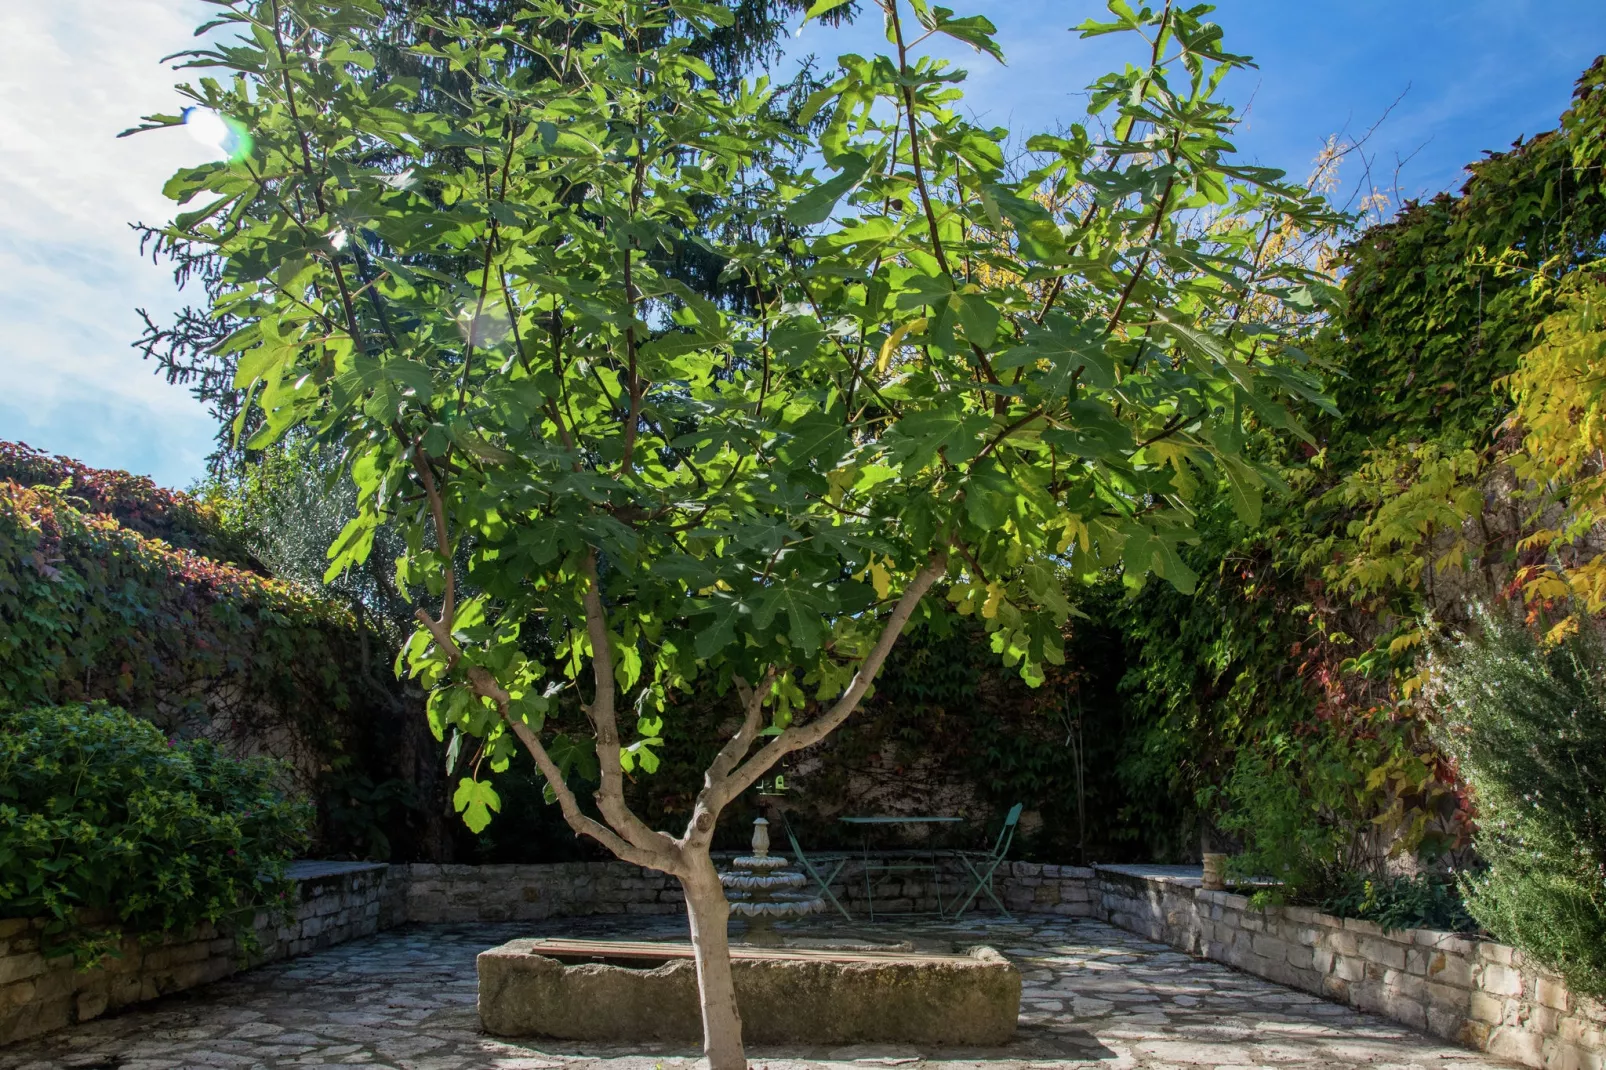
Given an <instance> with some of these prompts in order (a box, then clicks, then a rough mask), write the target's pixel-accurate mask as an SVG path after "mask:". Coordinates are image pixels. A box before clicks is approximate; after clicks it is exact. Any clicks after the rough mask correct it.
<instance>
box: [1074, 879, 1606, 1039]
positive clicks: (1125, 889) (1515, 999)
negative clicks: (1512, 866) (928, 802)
mask: <svg viewBox="0 0 1606 1070" xmlns="http://www.w3.org/2000/svg"><path fill="white" fill-rule="evenodd" d="M1168 868H1169V867H1137V866H1101V867H1099V868H1098V876H1099V889H1098V891H1099V904H1098V906H1099V916H1101V917H1103V918H1107V919H1108V920H1109V921H1110V922H1111V923H1112V924H1115V925H1119V926H1120V927H1121V928H1123V929H1128V930H1131V931H1133V932H1136V933H1140V934H1142V935H1144V936H1146V937H1148V938H1149V939H1151V940H1155V941H1157V942H1160V943H1166V944H1170V945H1171V946H1172V947H1175V948H1178V949H1179V950H1182V951H1186V952H1188V953H1189V954H1192V955H1198V956H1201V957H1204V958H1208V959H1212V960H1214V961H1216V962H1224V963H1226V964H1228V965H1230V966H1235V967H1237V968H1238V969H1240V970H1243V971H1245V972H1246V973H1252V974H1255V975H1256V976H1258V977H1264V978H1267V979H1269V980H1272V981H1276V982H1278V983H1280V984H1284V985H1288V986H1290V987H1292V988H1298V989H1302V990H1304V991H1306V992H1313V993H1316V994H1317V995H1321V996H1325V997H1326V998H1328V999H1331V1000H1334V1001H1336V1002H1340V1003H1347V1004H1349V1005H1350V1006H1351V1007H1355V1008H1358V1009H1360V1010H1364V1011H1371V1012H1373V1013H1375V1014H1381V1015H1383V1016H1384V1017H1386V1018H1391V1019H1393V1020H1394V1021H1397V1022H1401V1023H1403V1024H1405V1025H1409V1026H1411V1027H1412V1028H1415V1029H1422V1030H1426V1031H1427V1032H1429V1033H1432V1034H1434V1035H1435V1036H1439V1037H1444V1038H1445V1039H1447V1040H1453V1041H1456V1042H1457V1043H1460V1044H1464V1045H1466V1046H1467V1047H1470V1048H1476V1049H1478V1050H1481V1051H1486V1052H1489V1053H1490V1054H1491V1055H1496V1056H1500V1057H1502V1058H1506V1059H1511V1060H1514V1061H1516V1062H1520V1063H1523V1064H1525V1065H1527V1066H1532V1067H1537V1068H1542V1070H1602V1068H1603V1067H1606V1006H1603V1005H1602V1004H1601V1003H1600V1002H1598V1001H1596V1000H1590V999H1585V998H1583V997H1581V996H1577V995H1574V994H1573V993H1571V992H1569V991H1568V990H1567V987H1566V985H1565V984H1563V982H1562V980H1561V979H1560V978H1559V977H1556V976H1555V975H1554V974H1551V973H1548V972H1546V971H1544V970H1542V969H1540V968H1538V967H1537V966H1535V965H1533V964H1532V963H1529V962H1527V961H1525V959H1524V958H1523V955H1522V953H1521V952H1520V951H1516V950H1514V949H1512V948H1509V947H1506V946H1505V945H1504V944H1497V943H1494V942H1493V941H1488V940H1478V939H1476V938H1470V937H1466V936H1462V935H1458V934H1455V933H1445V932H1434V931H1432V930H1428V929H1409V930H1394V931H1387V930H1385V929H1383V928H1382V927H1381V926H1379V925H1377V924H1375V923H1373V922H1369V921H1360V920H1358V919H1354V918H1347V919H1340V918H1335V917H1332V916H1331V915H1328V914H1321V913H1318V912H1317V911H1314V910H1308V909H1304V908H1301V907H1269V908H1255V907H1252V906H1251V905H1250V901H1249V899H1248V898H1247V897H1245V896H1241V895H1233V894H1231V893H1228V892H1216V891H1204V890H1203V889H1201V888H1200V887H1199V879H1198V871H1197V869H1194V870H1192V871H1191V872H1187V873H1185V872H1184V868H1183V867H1176V868H1175V869H1172V870H1171V871H1170V872H1167V871H1166V870H1167V869H1168ZM1602 938H1603V939H1606V935H1603V937H1602Z"/></svg>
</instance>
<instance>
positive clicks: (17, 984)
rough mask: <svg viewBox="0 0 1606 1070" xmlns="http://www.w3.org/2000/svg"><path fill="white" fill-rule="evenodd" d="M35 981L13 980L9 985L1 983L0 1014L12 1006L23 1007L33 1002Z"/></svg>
mask: <svg viewBox="0 0 1606 1070" xmlns="http://www.w3.org/2000/svg"><path fill="white" fill-rule="evenodd" d="M33 994H34V983H33V982H32V981H13V982H11V983H10V984H9V985H0V1014H3V1013H5V1012H6V1010H7V1009H8V1008H11V1007H21V1006H23V1005H24V1004H27V1003H32V1002H33Z"/></svg>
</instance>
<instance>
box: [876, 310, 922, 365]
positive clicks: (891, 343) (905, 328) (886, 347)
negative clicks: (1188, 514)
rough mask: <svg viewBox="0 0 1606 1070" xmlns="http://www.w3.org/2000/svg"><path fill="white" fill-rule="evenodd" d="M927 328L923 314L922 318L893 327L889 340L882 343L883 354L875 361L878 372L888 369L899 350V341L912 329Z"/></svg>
mask: <svg viewBox="0 0 1606 1070" xmlns="http://www.w3.org/2000/svg"><path fill="white" fill-rule="evenodd" d="M925 329H926V320H925V317H923V316H922V317H921V318H920V319H917V320H910V321H909V322H908V323H905V324H903V325H902V326H899V327H895V328H893V331H892V333H891V334H889V335H887V340H886V341H885V342H882V343H881V355H880V356H878V357H876V362H875V370H876V374H878V375H879V374H882V373H884V372H885V371H886V370H887V365H888V364H891V363H892V354H893V353H894V352H896V351H897V349H898V343H899V342H902V341H903V339H904V336H906V335H907V334H908V333H909V332H910V331H923V330H925Z"/></svg>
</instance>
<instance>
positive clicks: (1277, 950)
mask: <svg viewBox="0 0 1606 1070" xmlns="http://www.w3.org/2000/svg"><path fill="white" fill-rule="evenodd" d="M1250 946H1251V947H1252V948H1254V952H1255V954H1257V955H1260V956H1262V957H1264V958H1266V959H1269V960H1271V961H1272V962H1286V961H1287V960H1288V943H1287V941H1285V940H1280V939H1278V938H1277V937H1275V936H1269V935H1266V934H1258V935H1256V936H1255V938H1254V941H1253V942H1252V943H1251V944H1250Z"/></svg>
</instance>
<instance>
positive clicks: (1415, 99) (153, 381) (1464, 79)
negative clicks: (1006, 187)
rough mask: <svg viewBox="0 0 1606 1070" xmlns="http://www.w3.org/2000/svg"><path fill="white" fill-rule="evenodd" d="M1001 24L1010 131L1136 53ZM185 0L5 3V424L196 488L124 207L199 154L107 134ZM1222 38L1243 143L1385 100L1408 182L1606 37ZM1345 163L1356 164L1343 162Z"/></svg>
mask: <svg viewBox="0 0 1606 1070" xmlns="http://www.w3.org/2000/svg"><path fill="white" fill-rule="evenodd" d="M945 2H946V3H947V4H948V5H949V6H952V7H954V8H956V9H960V12H961V13H962V14H974V13H979V14H985V15H987V16H988V17H989V18H991V19H992V20H993V21H994V22H995V23H996V24H997V26H998V29H999V34H998V39H999V41H1000V43H1001V44H1002V45H1003V48H1004V51H1005V53H1006V56H1007V58H1008V61H1009V63H1008V66H1007V67H1000V66H998V65H997V64H996V63H994V61H993V60H991V59H989V58H986V57H979V56H976V55H975V54H974V53H971V52H969V50H968V49H965V48H964V47H963V46H956V48H955V50H954V51H953V52H952V55H953V56H954V57H955V58H958V59H961V60H963V63H964V65H965V66H966V67H967V68H969V69H970V70H971V71H972V79H971V81H970V82H969V84H968V94H967V102H966V105H965V106H966V107H967V108H968V109H970V110H971V111H973V112H975V113H976V114H978V115H981V116H984V117H985V118H986V119H987V120H988V121H989V122H992V123H995V124H998V125H1005V126H1008V127H1010V128H1011V129H1012V130H1014V131H1016V132H1022V131H1025V132H1031V131H1036V130H1041V129H1053V128H1055V127H1056V126H1059V125H1061V124H1066V123H1070V122H1075V121H1078V120H1079V119H1080V118H1081V117H1082V115H1083V114H1084V110H1085V97H1083V96H1082V95H1081V93H1082V89H1083V87H1084V86H1085V85H1086V84H1087V83H1088V82H1089V81H1091V80H1092V79H1093V78H1094V77H1096V76H1097V75H1098V74H1100V73H1102V72H1103V71H1104V70H1106V69H1109V68H1110V67H1111V66H1112V65H1119V64H1120V63H1122V62H1124V61H1125V60H1126V59H1127V58H1129V57H1131V56H1132V53H1131V52H1130V51H1128V50H1130V49H1131V47H1132V42H1130V41H1126V40H1123V39H1122V38H1120V37H1116V38H1104V39H1101V40H1098V41H1094V42H1083V41H1079V40H1078V39H1077V37H1076V35H1075V34H1072V33H1069V32H1067V28H1068V27H1070V26H1071V25H1073V24H1076V23H1079V22H1081V21H1082V20H1083V19H1085V18H1088V17H1090V16H1093V15H1097V14H1099V13H1101V12H1102V10H1103V7H1102V3H1096V2H1089V0H968V2H967V0H945ZM200 12H201V5H200V4H198V3H196V2H194V0H117V2H116V3H107V2H106V0H52V2H50V3H32V4H21V3H19V4H7V5H0V39H5V40H7V41H8V42H9V44H10V48H9V49H8V59H7V63H6V64H5V66H4V69H3V70H0V204H3V205H5V211H4V212H3V213H0V328H3V333H0V366H3V367H4V370H5V372H6V375H5V378H4V384H5V386H4V389H3V390H0V439H22V440H24V441H27V442H29V443H30V444H32V445H34V446H37V447H40V448H43V449H47V450H50V451H52V452H60V453H67V454H71V455H73V456H76V457H79V458H81V459H83V460H84V461H86V462H88V463H90V464H93V465H98V466H102V467H116V468H127V469H129V470H131V471H134V472H140V473H143V474H147V475H151V476H154V477H155V478H156V479H157V481H158V482H161V483H163V484H166V485H169V486H179V487H183V486H186V485H188V484H189V483H190V482H192V481H193V480H194V479H195V478H197V477H198V476H199V475H200V474H201V472H202V468H203V464H204V458H205V456H206V454H207V452H208V450H209V448H210V442H211V438H212V430H213V429H212V426H211V423H210V421H209V420H208V418H207V416H206V414H205V412H204V411H203V410H202V409H201V407H200V406H199V405H197V404H196V403H194V402H193V401H192V400H191V399H190V398H189V396H188V395H187V394H186V393H185V392H184V391H183V390H182V389H180V388H177V387H171V386H168V385H167V384H166V383H164V382H162V381H161V380H160V379H159V378H157V377H156V376H154V375H153V374H152V368H151V367H150V366H149V365H148V364H145V363H143V362H142V361H140V359H139V358H138V356H137V354H136V353H135V352H134V351H133V350H132V349H130V348H129V342H130V341H131V340H132V339H133V338H134V337H135V336H136V335H137V334H138V333H139V320H138V317H137V316H136V315H135V313H134V309H135V308H136V307H137V306H145V307H147V308H149V309H151V311H152V312H153V314H159V313H165V312H169V311H171V310H172V309H173V308H175V307H177V305H178V297H177V295H176V294H175V292H174V290H173V286H172V283H171V281H170V280H169V279H168V278H167V276H166V274H165V273H164V272H163V271H161V270H160V269H158V268H156V267H153V266H152V265H151V264H150V263H149V262H148V261H142V260H141V259H140V258H139V255H138V250H137V245H136V242H135V239H134V237H133V235H132V234H131V233H130V232H129V230H128V228H127V226H126V224H127V223H128V222H129V221H131V220H134V219H146V220H155V219H158V218H160V217H161V216H162V214H163V213H164V212H165V211H166V210H167V204H166V202H165V201H164V200H163V199H162V197H161V194H160V191H161V185H162V182H163V180H164V179H165V177H166V176H167V175H168V174H170V173H171V172H172V171H173V170H174V169H176V168H177V167H179V166H183V165H185V164H190V163H194V162H198V160H199V158H200V157H201V155H202V150H200V149H199V147H198V146H196V145H195V144H194V143H193V142H191V141H190V140H189V139H188V138H187V137H185V136H184V134H183V133H182V132H164V133H161V134H151V135H144V136H142V137H138V138H131V139H126V140H123V141H116V140H114V137H115V135H116V133H117V132H118V131H119V130H122V129H124V128H126V127H128V126H130V125H132V124H133V123H134V122H135V121H137V119H138V117H139V116H140V115H141V114H143V113H146V112H151V111H158V110H172V109H173V108H175V107H176V106H177V103H178V102H177V98H176V96H175V94H174V93H173V92H172V90H171V85H172V83H173V80H174V75H173V73H172V72H171V71H169V70H168V69H167V68H165V67H163V66H162V65H160V64H159V63H158V60H159V58H160V57H161V56H162V55H164V54H167V53H170V52H174V51H177V50H178V49H180V48H183V47H185V46H186V45H187V44H188V43H189V36H188V30H189V27H191V26H193V25H195V24H196V23H197V22H198V21H199V18H198V16H199V14H200ZM1213 17H1214V18H1215V19H1216V21H1218V22H1220V23H1221V24H1222V25H1223V27H1224V28H1225V30H1226V41H1227V46H1228V47H1229V48H1230V49H1232V50H1233V51H1236V52H1246V53H1250V54H1252V55H1254V56H1255V58H1256V61H1257V62H1258V64H1259V69H1258V70H1255V71H1249V72H1245V73H1244V74H1243V75H1242V76H1240V77H1239V78H1238V79H1237V80H1236V82H1234V83H1232V84H1230V85H1229V87H1228V93H1229V96H1231V98H1232V99H1233V100H1235V101H1236V102H1238V103H1239V104H1249V105H1250V112H1249V119H1248V122H1247V123H1246V124H1245V126H1244V128H1243V129H1242V131H1241V132H1240V135H1239V137H1238V139H1237V142H1238V146H1239V148H1240V150H1241V151H1242V152H1243V154H1244V155H1245V156H1246V157H1247V158H1249V159H1250V160H1252V161H1254V162H1258V163H1262V164H1267V165H1271V166H1275V167H1281V168H1283V169H1285V170H1288V171H1290V172H1291V173H1293V174H1295V175H1296V176H1303V175H1304V174H1305V172H1306V171H1307V170H1308V168H1309V165H1310V162H1311V160H1312V158H1313V157H1314V156H1315V154H1316V152H1317V151H1318V150H1319V149H1320V147H1321V145H1322V142H1323V140H1324V139H1325V138H1326V137H1327V136H1328V135H1330V134H1334V133H1339V132H1341V131H1345V130H1348V131H1349V132H1350V133H1351V134H1354V135H1359V134H1360V133H1363V132H1364V131H1365V130H1366V129H1367V128H1368V127H1369V126H1371V125H1372V124H1373V123H1374V122H1375V121H1376V120H1377V119H1378V118H1379V117H1380V116H1381V115H1382V114H1383V113H1384V111H1385V110H1387V109H1388V108H1389V106H1390V105H1391V103H1393V102H1395V101H1396V99H1397V98H1400V95H1401V93H1402V92H1403V93H1404V94H1405V95H1404V97H1403V99H1400V100H1399V102H1398V104H1397V105H1395V106H1394V108H1393V111H1392V112H1391V113H1390V114H1389V116H1388V118H1387V120H1386V121H1384V123H1383V124H1382V125H1381V126H1380V127H1379V128H1378V130H1377V131H1376V133H1375V134H1373V136H1372V139H1371V141H1370V142H1369V143H1368V146H1367V150H1368V152H1369V153H1370V154H1371V155H1372V156H1373V157H1374V159H1375V167H1374V172H1373V178H1374V180H1375V181H1376V182H1378V183H1379V184H1389V183H1392V182H1393V179H1394V174H1395V169H1396V162H1397V161H1398V160H1406V159H1408V162H1406V163H1405V164H1404V165H1403V167H1401V169H1400V172H1399V175H1400V186H1401V187H1402V191H1403V193H1404V194H1405V195H1406V196H1419V195H1424V194H1431V193H1433V192H1435V191H1437V190H1440V189H1445V188H1452V187H1455V186H1458V185H1459V184H1460V182H1461V180H1462V175H1461V167H1462V165H1463V164H1465V163H1466V162H1467V161H1468V160H1472V159H1476V158H1477V157H1478V156H1479V154H1480V153H1481V152H1482V151H1483V150H1485V149H1500V148H1504V147H1506V146H1507V145H1509V144H1510V143H1511V141H1512V140H1513V139H1514V138H1516V137H1517V136H1518V135H1519V134H1529V135H1531V134H1533V133H1535V132H1537V131H1540V130H1545V129H1549V128H1551V127H1552V126H1553V125H1554V123H1555V119H1556V116H1557V115H1558V114H1559V113H1560V112H1561V110H1562V109H1563V108H1564V107H1566V105H1567V101H1568V99H1569V96H1570V93H1571V88H1572V84H1573V81H1574V79H1575V78H1576V77H1577V75H1578V73H1579V72H1580V71H1581V70H1582V69H1583V68H1584V67H1585V66H1587V65H1588V64H1589V62H1590V61H1591V60H1593V58H1594V57H1595V56H1596V55H1597V54H1598V53H1600V52H1606V3H1602V2H1601V0H1545V2H1539V0H1457V2H1451V0H1419V2H1417V3H1414V4H1403V3H1399V2H1398V0H1391V2H1383V0H1221V2H1220V3H1219V4H1218V7H1217V12H1216V14H1215V16H1213ZM880 40H881V34H880V26H879V19H876V20H873V21H872V20H863V21H862V22H861V24H860V25H858V26H854V27H850V28H848V29H845V30H828V29H826V28H824V27H821V26H818V25H810V26H808V27H806V28H804V30H803V33H802V35H801V36H799V37H796V38H794V39H793V40H792V42H791V46H792V48H793V50H794V52H801V51H813V52H816V53H818V54H819V55H820V56H822V57H825V58H831V57H834V56H836V55H838V54H840V53H843V52H850V51H856V52H868V51H871V50H874V49H877V48H878V47H880V45H879V42H880ZM1346 177H1347V178H1348V179H1349V180H1350V181H1351V182H1355V181H1358V180H1359V179H1360V172H1359V168H1358V167H1357V166H1355V165H1354V164H1353V162H1352V163H1351V165H1350V166H1349V168H1348V170H1347V172H1346Z"/></svg>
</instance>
